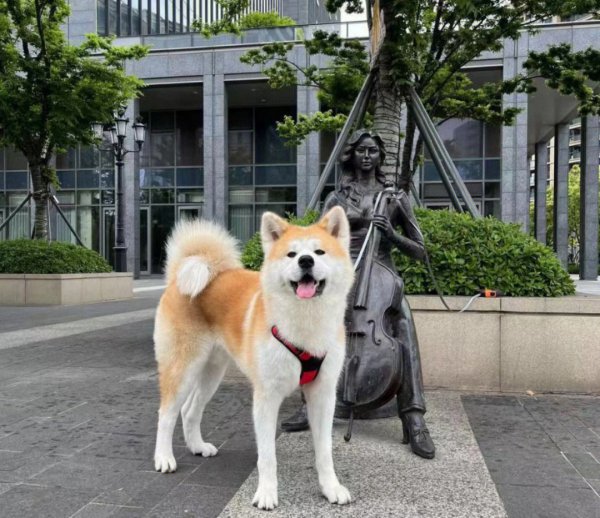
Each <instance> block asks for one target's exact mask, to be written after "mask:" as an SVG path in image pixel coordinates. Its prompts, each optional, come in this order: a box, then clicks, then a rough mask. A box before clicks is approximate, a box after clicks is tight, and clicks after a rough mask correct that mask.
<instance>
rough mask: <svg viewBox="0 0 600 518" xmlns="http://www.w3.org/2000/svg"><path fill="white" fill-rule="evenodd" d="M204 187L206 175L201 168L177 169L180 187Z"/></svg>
mask: <svg viewBox="0 0 600 518" xmlns="http://www.w3.org/2000/svg"><path fill="white" fill-rule="evenodd" d="M203 185H204V173H203V171H202V168H201V167H186V168H185V169H177V186H178V187H195V186H199V187H202V186H203Z"/></svg>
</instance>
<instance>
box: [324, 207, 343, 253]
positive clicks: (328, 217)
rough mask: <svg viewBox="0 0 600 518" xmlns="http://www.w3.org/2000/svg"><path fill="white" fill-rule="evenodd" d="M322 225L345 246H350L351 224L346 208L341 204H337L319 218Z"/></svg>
mask: <svg viewBox="0 0 600 518" xmlns="http://www.w3.org/2000/svg"><path fill="white" fill-rule="evenodd" d="M319 225H321V226H322V227H323V228H325V230H327V232H329V233H330V234H331V235H332V236H333V237H335V238H336V239H338V240H339V241H340V242H341V243H342V245H343V246H344V248H346V249H348V248H349V247H350V224H349V223H348V218H347V217H346V213H345V212H344V209H342V207H340V206H335V207H333V208H332V209H330V210H329V211H327V213H326V214H325V215H324V216H323V217H322V218H321V219H320V220H319Z"/></svg>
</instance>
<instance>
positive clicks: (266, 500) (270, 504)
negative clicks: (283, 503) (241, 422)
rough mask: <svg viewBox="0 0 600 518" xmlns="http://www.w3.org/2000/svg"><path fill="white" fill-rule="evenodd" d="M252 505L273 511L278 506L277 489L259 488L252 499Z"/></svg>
mask: <svg viewBox="0 0 600 518" xmlns="http://www.w3.org/2000/svg"><path fill="white" fill-rule="evenodd" d="M252 505H253V506H255V507H258V508H259V509H265V510H266V511H271V510H272V509H275V508H276V507H277V505H278V502H277V489H276V488H274V487H266V486H263V487H261V486H259V487H258V489H257V490H256V494H255V495H254V498H253V499H252Z"/></svg>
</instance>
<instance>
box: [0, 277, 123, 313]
mask: <svg viewBox="0 0 600 518" xmlns="http://www.w3.org/2000/svg"><path fill="white" fill-rule="evenodd" d="M130 298H133V275H132V274H131V273H116V272H112V273H89V274H88V273H75V274H48V275H42V274H0V306H70V305H75V304H88V303H92V302H104V301H110V300H123V299H130Z"/></svg>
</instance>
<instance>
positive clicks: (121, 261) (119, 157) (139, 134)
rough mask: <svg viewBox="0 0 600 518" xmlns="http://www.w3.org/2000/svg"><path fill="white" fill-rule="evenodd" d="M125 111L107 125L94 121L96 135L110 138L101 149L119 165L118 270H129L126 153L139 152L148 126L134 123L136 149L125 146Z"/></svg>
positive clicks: (116, 257) (127, 120)
mask: <svg viewBox="0 0 600 518" xmlns="http://www.w3.org/2000/svg"><path fill="white" fill-rule="evenodd" d="M123 115H124V114H123V112H122V111H121V112H119V113H118V114H116V115H115V117H114V121H113V123H112V124H109V125H105V124H103V123H101V122H94V123H92V131H93V133H94V136H95V137H96V138H97V139H98V140H100V141H102V139H104V136H105V134H108V137H109V139H110V143H111V147H109V148H103V147H101V146H100V145H98V149H100V150H101V151H110V152H111V153H112V155H113V157H114V159H115V163H116V165H117V181H116V211H117V218H116V219H117V221H116V225H115V246H114V254H115V255H114V258H115V270H116V271H117V272H126V271H127V244H126V243H125V223H124V218H123V216H124V210H123V166H124V165H125V155H127V154H128V153H139V152H140V151H141V149H142V146H143V144H144V140H145V135H146V126H145V124H142V123H141V122H139V121H138V122H135V123H134V124H132V128H133V139H134V141H135V145H136V149H126V148H125V135H126V133H127V123H128V122H129V119H126V118H125V117H124V116H123Z"/></svg>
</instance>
